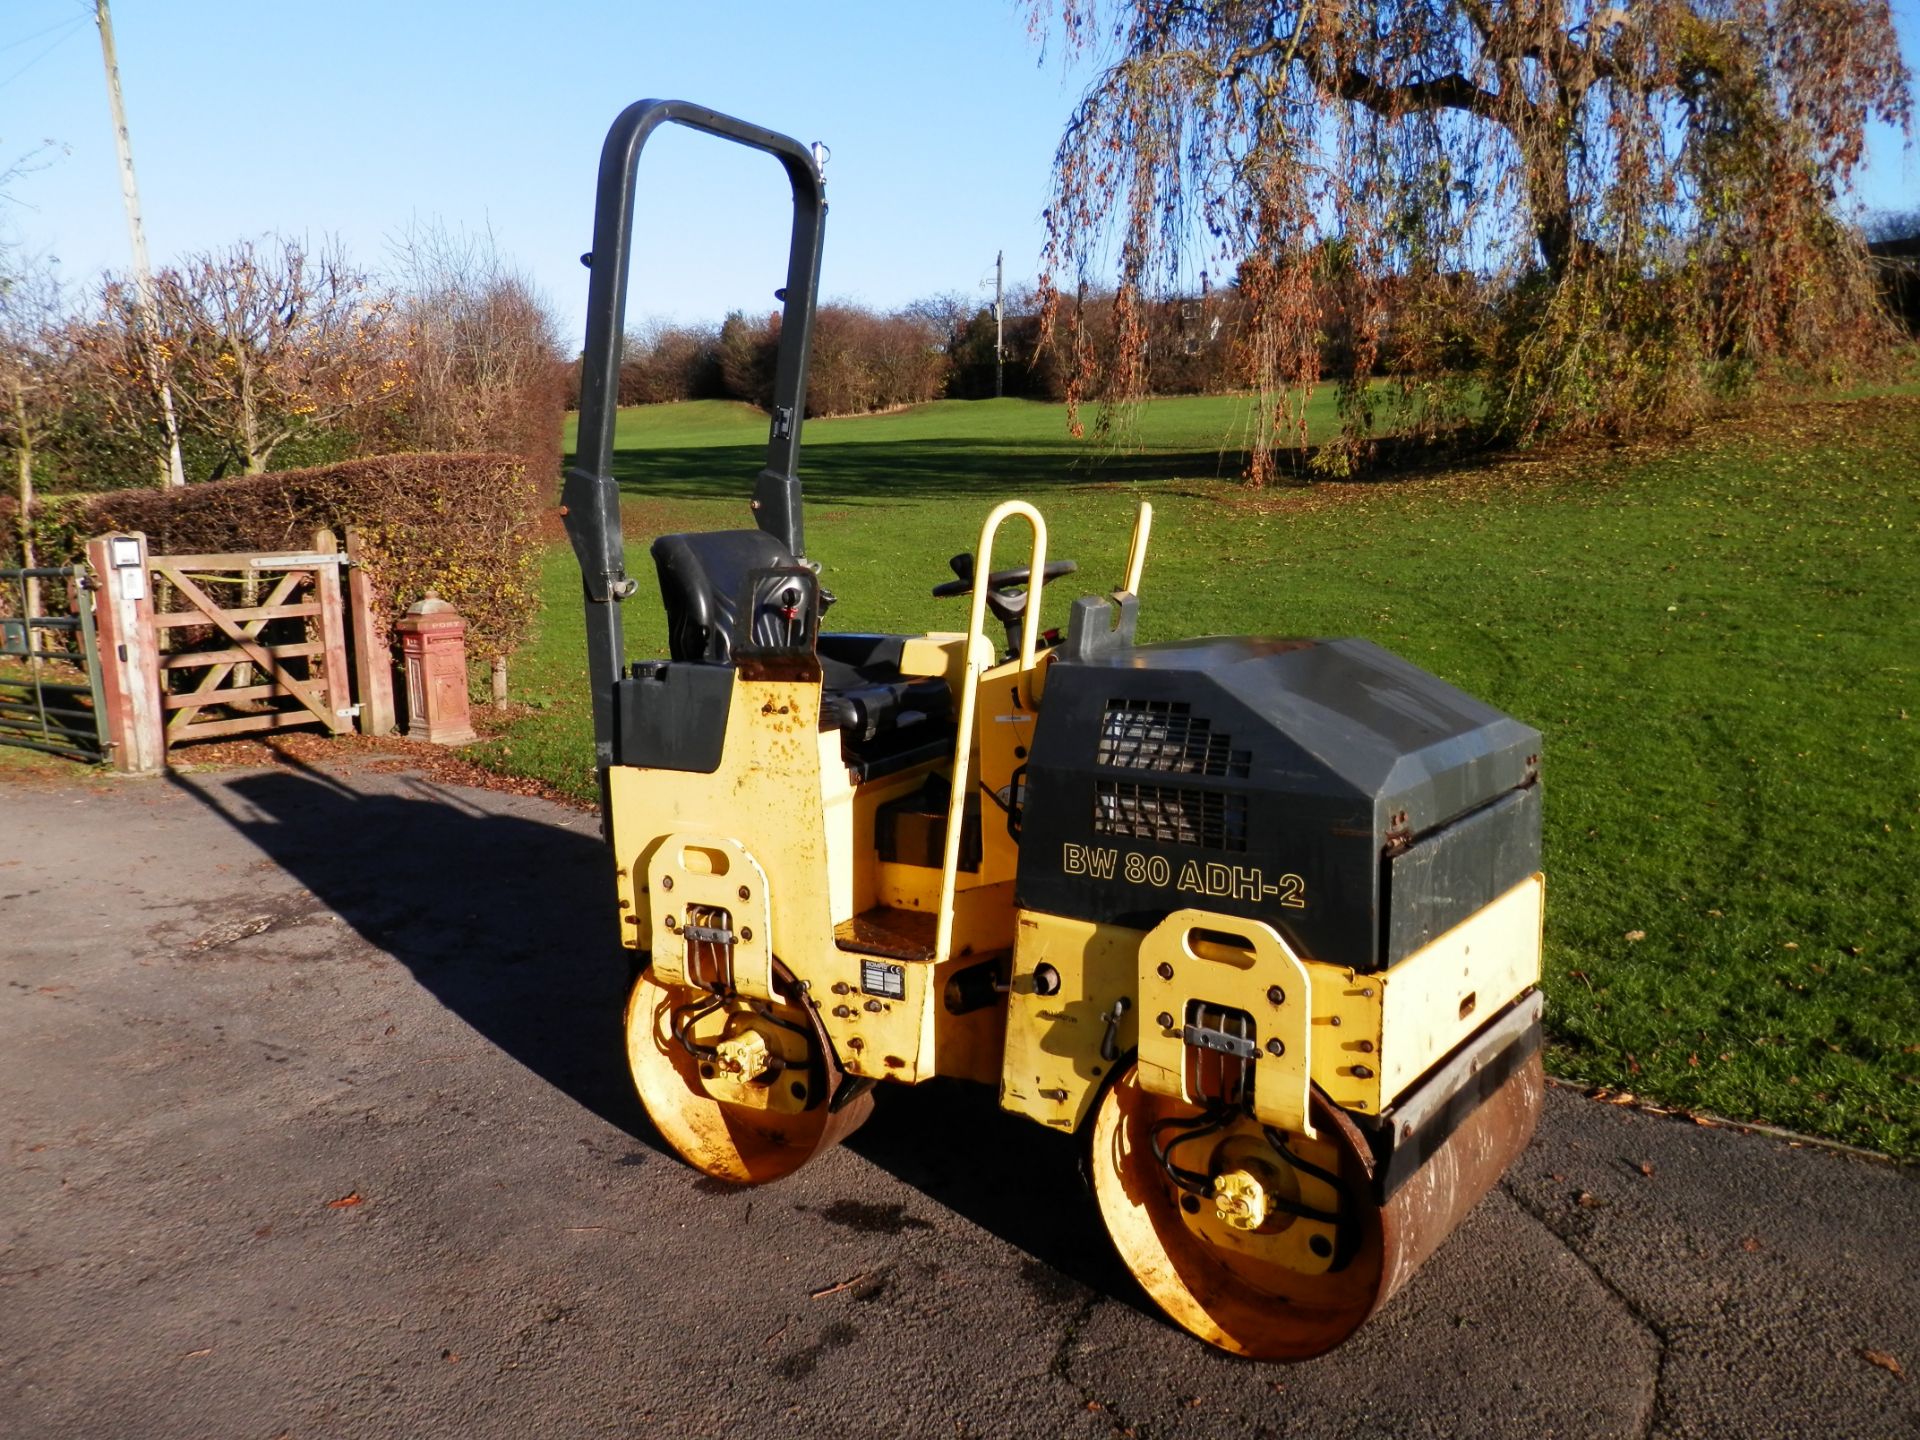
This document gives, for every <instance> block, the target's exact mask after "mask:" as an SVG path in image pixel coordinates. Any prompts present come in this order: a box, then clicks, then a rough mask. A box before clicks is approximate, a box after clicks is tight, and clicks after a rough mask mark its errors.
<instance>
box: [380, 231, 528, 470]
mask: <svg viewBox="0 0 1920 1440" xmlns="http://www.w3.org/2000/svg"><path fill="white" fill-rule="evenodd" d="M392 249H393V255H394V271H395V274H394V284H395V288H396V289H397V291H398V292H399V296H400V299H399V306H400V321H401V324H402V326H403V328H404V331H405V334H406V337H407V355H408V366H409V369H410V371H411V377H412V392H411V395H410V396H409V399H408V405H407V410H408V421H407V428H408V431H409V435H408V439H409V440H410V441H411V442H412V443H415V444H418V445H420V446H422V447H423V448H426V449H430V450H465V449H480V448H487V449H499V450H509V451H516V452H524V451H525V450H526V443H525V439H524V437H525V432H526V429H527V425H528V419H529V417H528V415H527V414H526V408H527V406H528V403H529V397H530V395H531V393H532V392H535V391H538V392H542V394H544V392H546V391H548V390H554V389H555V387H556V376H557V374H558V371H559V367H560V366H561V364H562V359H561V356H562V353H563V352H562V350H561V346H560V341H559V327H558V325H557V323H556V322H555V320H554V318H553V313H552V310H551V308H550V307H549V306H548V304H547V301H546V299H545V297H544V296H542V295H541V294H540V292H539V290H538V289H537V288H536V287H535V286H534V284H533V282H532V281H531V280H530V279H528V277H527V276H526V275H525V274H523V273H522V272H521V271H520V270H519V269H517V268H516V267H515V266H514V265H512V264H511V263H510V262H508V261H507V260H505V259H504V258H503V257H502V256H501V255H500V253H499V250H498V249H497V248H496V246H495V244H494V241H493V236H492V235H491V234H490V233H484V232H483V233H481V234H477V235H476V234H472V233H469V232H466V231H461V230H453V229H449V228H447V227H445V226H443V225H438V224H433V225H416V226H414V227H413V228H412V229H411V230H410V231H408V233H407V234H406V235H405V236H404V237H403V238H402V239H401V240H399V241H398V242H396V243H395V244H394V245H393V247H392ZM535 418H536V419H539V418H541V417H535ZM551 418H552V421H553V431H554V435H553V439H554V444H555V446H557V444H558V435H559V429H558V426H559V410H558V409H557V408H556V409H555V410H554V413H553V415H552V417H551ZM557 453H558V452H557V449H556V450H555V454H556V455H557Z"/></svg>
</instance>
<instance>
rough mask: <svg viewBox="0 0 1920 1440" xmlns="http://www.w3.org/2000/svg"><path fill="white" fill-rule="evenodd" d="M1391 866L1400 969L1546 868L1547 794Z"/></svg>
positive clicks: (1439, 835)
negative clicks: (1543, 805) (1543, 824)
mask: <svg viewBox="0 0 1920 1440" xmlns="http://www.w3.org/2000/svg"><path fill="white" fill-rule="evenodd" d="M1386 864H1387V884H1386V892H1387V936H1386V963H1387V964H1389V965H1392V964H1395V963H1396V962H1398V961H1400V960H1403V959H1405V958H1406V957H1407V956H1409V955H1411V954H1412V953H1413V952H1414V951H1416V950H1418V949H1419V948H1420V947H1421V946H1423V945H1425V944H1426V943H1427V942H1428V941H1429V940H1432V939H1434V938H1435V937H1436V936H1439V935H1444V934H1445V933H1446V932H1447V931H1449V930H1451V929H1452V928H1453V927H1454V926H1456V925H1458V924H1459V923H1460V922H1461V921H1463V920H1465V919H1468V918H1469V917H1470V916H1472V915H1473V914H1474V913H1475V912H1476V911H1478V910H1480V909H1481V908H1482V907H1484V906H1485V905H1486V904H1488V902H1490V901H1493V900H1497V899H1499V898H1500V897H1501V896H1502V895H1504V894H1506V893H1507V892H1508V891H1509V890H1511V889H1513V887H1514V886H1516V885H1518V884H1519V883H1520V882H1521V881H1522V880H1524V879H1526V878H1527V877H1528V876H1529V875H1531V874H1533V873H1534V871H1536V870H1538V869H1539V868H1540V787H1539V786H1538V785H1529V786H1527V787H1526V788H1525V789H1524V790H1516V791H1514V792H1513V793H1512V794H1510V795H1507V796H1505V797H1504V798H1502V799H1499V800H1496V801H1494V802H1493V803H1492V804H1491V805H1485V806H1482V807H1481V808H1480V809H1478V810H1475V811H1474V812H1473V813H1472V814H1470V815H1467V816H1464V817H1462V818H1461V819H1459V820H1456V821H1454V822H1453V823H1452V824H1451V825H1446V826H1443V827H1441V828H1440V829H1439V830H1436V831H1435V832H1434V833H1433V834H1431V835H1429V836H1427V837H1426V838H1425V839H1423V840H1421V841H1419V842H1418V843H1417V844H1415V845H1413V846H1411V847H1410V848H1408V849H1407V850H1404V851H1402V852H1401V853H1400V854H1398V855H1395V856H1393V857H1392V858H1391V859H1389V860H1388V861H1387V862H1386Z"/></svg>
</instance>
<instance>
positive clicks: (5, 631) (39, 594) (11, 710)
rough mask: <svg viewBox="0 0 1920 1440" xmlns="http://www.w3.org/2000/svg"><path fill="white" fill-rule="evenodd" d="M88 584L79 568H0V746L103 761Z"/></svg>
mask: <svg viewBox="0 0 1920 1440" xmlns="http://www.w3.org/2000/svg"><path fill="white" fill-rule="evenodd" d="M88 586H89V581H88V576H87V570H86V567H85V566H80V565H63V566H58V567H49V568H42V569H31V570H21V569H6V570H0V745H20V746H25V747H26V748H27V749H29V750H44V751H46V752H48V753H49V754H52V755H64V756H66V757H67V758H68V759H72V760H93V761H98V760H104V759H105V758H106V752H107V746H106V735H107V717H106V704H105V701H104V698H103V696H102V692H101V682H100V655H99V649H98V647H97V646H96V645H95V643H94V633H93V597H92V596H91V595H89V594H88V593H87V590H88ZM50 609H51V610H53V611H55V612H56V613H53V614H47V613H44V612H46V611H48V610H50Z"/></svg>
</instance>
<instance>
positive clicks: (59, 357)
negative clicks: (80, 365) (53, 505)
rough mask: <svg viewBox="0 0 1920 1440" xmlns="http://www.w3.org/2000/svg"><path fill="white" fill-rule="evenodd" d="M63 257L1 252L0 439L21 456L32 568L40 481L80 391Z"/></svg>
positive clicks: (34, 586) (30, 606) (31, 603)
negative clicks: (58, 260)
mask: <svg viewBox="0 0 1920 1440" xmlns="http://www.w3.org/2000/svg"><path fill="white" fill-rule="evenodd" d="M54 265H55V262H54V261H52V260H50V259H48V258H47V257H45V256H39V257H34V258H30V259H29V258H24V257H21V256H19V255H17V254H15V255H0V443H4V444H5V445H6V447H7V449H8V450H9V451H10V452H11V456H12V459H13V471H14V480H15V486H16V495H17V497H18V500H19V507H20V510H19V515H18V516H17V517H16V519H17V523H18V525H19V546H20V563H21V565H22V566H24V567H25V568H27V569H29V570H30V569H32V568H33V567H34V566H35V564H36V563H37V557H36V555H35V553H34V539H33V535H34V502H35V498H36V486H35V480H36V478H37V470H38V467H39V466H40V465H41V464H43V463H44V461H45V456H46V454H47V452H48V450H49V449H50V447H51V446H52V444H53V442H54V441H55V440H56V439H57V437H58V436H59V435H60V432H61V429H62V426H63V425H64V423H65V420H66V416H67V409H68V406H69V403H70V400H71V397H72V394H73V390H74V381H75V370H76V365H75V359H74V351H73V347H72V344H71V340H70V336H69V334H68V331H67V328H66V325H65V320H66V306H65V296H64V293H63V290H62V287H61V284H60V277H59V273H58V271H57V270H56V269H55V268H54ZM26 602H27V614H28V615H29V616H34V615H38V614H39V613H40V585H39V582H38V581H37V580H31V579H30V580H28V582H27V585H26Z"/></svg>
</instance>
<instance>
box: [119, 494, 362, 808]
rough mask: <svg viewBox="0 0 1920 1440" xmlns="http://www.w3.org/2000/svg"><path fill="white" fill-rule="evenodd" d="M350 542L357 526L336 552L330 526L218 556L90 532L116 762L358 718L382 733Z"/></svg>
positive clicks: (161, 759)
mask: <svg viewBox="0 0 1920 1440" xmlns="http://www.w3.org/2000/svg"><path fill="white" fill-rule="evenodd" d="M358 550H359V545H358V537H357V536H356V535H355V534H354V533H353V532H352V531H349V532H348V535H347V548H346V551H345V552H344V553H342V552H341V550H340V549H339V547H338V545H337V543H336V542H335V540H334V537H333V536H332V534H331V533H329V532H327V531H321V532H319V533H318V534H316V535H315V536H314V541H313V544H312V546H311V547H310V548H309V549H306V550H298V551H272V552H266V551H251V552H239V553H227V554H217V555H211V554H210V555H150V554H148V552H147V548H146V539H145V537H144V536H141V535H137V534H133V535H102V536H99V537H97V538H96V539H94V540H93V541H92V542H90V543H89V545H88V547H87V558H88V563H89V567H90V569H91V570H92V573H93V576H94V580H93V585H94V588H95V591H96V603H95V606H94V622H95V628H96V630H97V632H98V648H99V653H100V655H101V657H102V660H103V662H104V663H103V664H102V666H101V674H102V685H101V690H102V697H103V701H104V710H105V714H106V717H107V719H106V726H105V729H106V731H107V733H108V748H109V749H110V750H111V752H112V758H113V761H114V764H115V765H116V766H117V767H118V768H120V769H122V770H131V771H150V770H157V769H160V768H162V767H164V766H165V764H166V752H167V750H169V749H171V748H172V747H173V746H175V745H177V744H179V743H181V742H182V741H186V740H201V739H219V738H223V737H226V736H232V735H244V734H252V733H257V732H260V731H267V730H281V729H285V728H287V727H289V726H298V725H319V726H322V727H324V728H325V729H326V730H328V731H329V732H331V733H332V734H336V735H338V734H343V733H345V732H346V731H348V730H351V729H353V728H354V721H355V718H356V717H358V719H359V722H360V724H359V728H360V729H361V730H362V731H363V732H365V733H367V734H372V735H385V734H389V733H391V732H392V730H393V676H392V669H391V656H390V654H389V652H388V650H387V646H386V642H385V639H384V637H383V636H382V635H381V634H380V632H379V626H378V624H377V621H376V619H375V605H374V602H373V596H372V594H371V592H370V589H369V586H368V579H367V576H366V573H365V571H364V570H363V569H362V568H361V567H360V566H359V565H358V564H357V563H356V561H357V559H358ZM356 691H357V698H356Z"/></svg>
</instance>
